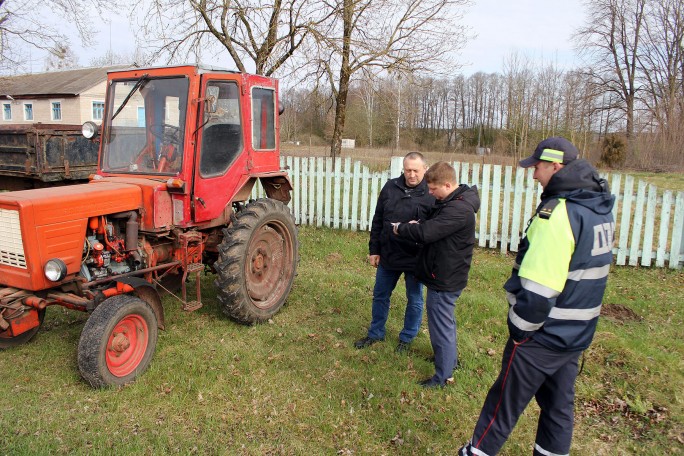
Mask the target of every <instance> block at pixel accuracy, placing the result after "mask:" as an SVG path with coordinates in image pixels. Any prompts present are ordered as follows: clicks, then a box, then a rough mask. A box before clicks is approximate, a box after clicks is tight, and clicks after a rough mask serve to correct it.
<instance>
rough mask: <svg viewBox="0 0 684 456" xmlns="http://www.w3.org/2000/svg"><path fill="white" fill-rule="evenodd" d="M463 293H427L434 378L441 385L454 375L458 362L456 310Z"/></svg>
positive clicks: (429, 291)
mask: <svg viewBox="0 0 684 456" xmlns="http://www.w3.org/2000/svg"><path fill="white" fill-rule="evenodd" d="M462 291H463V290H458V291H436V290H431V289H429V288H428V291H427V305H426V307H427V317H428V330H429V331H430V343H431V344H432V351H433V352H434V353H435V375H434V376H433V377H432V378H433V379H434V380H436V381H438V382H440V383H441V384H444V382H446V381H447V379H448V378H449V377H451V376H452V375H453V372H454V369H455V368H456V362H457V361H458V348H457V336H456V317H455V316H454V310H455V308H456V300H457V299H458V297H459V296H461V292H462Z"/></svg>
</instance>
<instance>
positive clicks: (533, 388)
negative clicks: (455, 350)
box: [458, 338, 582, 456]
mask: <svg viewBox="0 0 684 456" xmlns="http://www.w3.org/2000/svg"><path fill="white" fill-rule="evenodd" d="M581 353H582V352H581V351H573V352H560V351H554V350H551V349H549V348H546V347H545V346H543V345H541V344H540V343H538V342H536V341H535V340H534V339H526V340H524V341H522V342H521V343H516V342H514V341H513V339H511V338H509V339H508V343H507V344H506V348H505V349H504V354H503V360H502V362H501V373H500V374H499V378H498V379H497V380H496V382H495V383H494V385H493V386H492V388H491V389H490V390H489V393H488V394H487V398H486V399H485V403H484V405H483V407H482V412H481V413H480V418H479V419H478V421H477V424H476V425H475V432H474V433H473V437H472V440H471V441H470V442H469V443H468V444H467V445H466V446H464V447H463V448H461V449H460V450H459V452H458V454H459V455H463V456H465V455H478V456H487V455H489V456H493V455H495V454H497V453H498V452H499V450H500V449H501V447H502V446H503V444H504V442H506V439H507V438H508V435H509V434H510V433H511V431H512V430H513V427H514V426H515V424H516V423H517V421H518V418H519V417H520V415H521V414H522V412H523V411H524V410H525V408H526V407H527V405H528V404H529V402H530V401H531V400H532V398H533V397H534V398H535V399H536V401H537V404H539V408H540V409H541V412H540V414H539V421H538V423H537V436H536V440H535V445H534V450H533V454H534V455H535V456H542V455H544V456H559V455H568V454H569V453H570V443H571V441H572V430H573V424H574V402H575V379H576V377H577V363H578V359H579V356H580V354H581Z"/></svg>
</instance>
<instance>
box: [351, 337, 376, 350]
mask: <svg viewBox="0 0 684 456" xmlns="http://www.w3.org/2000/svg"><path fill="white" fill-rule="evenodd" d="M381 340H382V339H373V338H372V337H367V336H366V337H364V338H363V339H359V340H357V341H356V342H354V347H356V348H366V347H370V346H371V345H373V344H374V343H376V342H380V341H381Z"/></svg>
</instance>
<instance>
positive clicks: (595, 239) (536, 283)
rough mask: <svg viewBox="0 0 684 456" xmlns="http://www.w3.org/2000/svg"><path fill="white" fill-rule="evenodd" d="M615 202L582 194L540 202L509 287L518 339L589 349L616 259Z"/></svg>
mask: <svg viewBox="0 0 684 456" xmlns="http://www.w3.org/2000/svg"><path fill="white" fill-rule="evenodd" d="M614 200H615V199H614V197H613V196H612V195H611V194H610V193H607V192H594V191H588V190H576V191H573V192H569V193H567V194H565V195H563V196H562V197H555V198H552V199H548V200H545V201H543V202H542V204H540V206H539V208H538V210H537V213H536V214H535V216H534V217H533V218H532V219H531V220H530V223H529V225H528V228H527V230H526V235H525V237H524V239H523V241H522V244H521V248H520V250H519V252H518V255H517V257H516V263H515V265H514V268H513V272H512V274H511V277H510V278H509V280H508V281H507V282H506V284H505V285H504V288H505V289H506V291H507V296H508V303H509V306H510V307H509V312H508V327H509V331H510V334H511V337H513V339H514V340H517V341H521V340H523V339H526V338H529V337H532V338H533V339H534V340H536V341H537V342H539V343H541V344H542V345H544V346H546V347H548V348H550V349H553V350H559V351H574V350H584V349H586V348H587V347H588V346H589V344H590V343H591V341H592V339H593V337H594V332H595V331H596V324H597V322H598V317H599V314H600V313H601V303H602V300H603V294H604V292H605V288H606V283H607V279H608V272H609V269H610V264H611V262H612V259H613V255H612V246H613V235H614V232H615V222H614V221H613V215H612V207H613V203H614Z"/></svg>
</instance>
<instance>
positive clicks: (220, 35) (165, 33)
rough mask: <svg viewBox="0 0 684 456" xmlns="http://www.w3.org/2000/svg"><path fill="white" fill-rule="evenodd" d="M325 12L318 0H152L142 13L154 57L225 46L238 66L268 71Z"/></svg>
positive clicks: (290, 52)
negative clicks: (267, 0) (266, 0)
mask: <svg viewBox="0 0 684 456" xmlns="http://www.w3.org/2000/svg"><path fill="white" fill-rule="evenodd" d="M325 14H326V12H325V9H324V7H323V6H322V5H321V4H320V2H318V1H317V0H274V1H273V2H271V3H268V2H266V3H264V2H262V1H261V0H152V1H151V2H150V3H149V8H148V9H147V10H146V11H144V13H143V16H142V17H143V18H144V19H143V23H144V31H145V39H146V40H149V43H148V47H149V48H150V49H152V50H153V51H154V52H153V59H158V58H162V59H165V60H166V61H167V62H173V61H178V60H187V59H188V58H189V57H195V58H196V59H197V60H200V57H201V54H204V53H205V52H210V51H214V52H216V53H218V51H227V52H228V55H229V56H230V58H231V59H232V60H233V62H234V63H235V66H236V67H237V69H238V70H239V71H241V72H247V71H253V72H255V73H257V74H263V75H266V76H271V75H273V74H274V73H275V72H276V71H278V70H279V69H280V68H281V67H282V66H283V64H285V62H287V60H288V59H290V58H291V57H292V56H293V55H294V54H295V53H296V52H297V51H298V49H299V48H300V46H302V44H303V43H304V42H305V40H306V38H307V36H308V34H309V32H310V28H311V27H313V26H315V25H316V24H317V23H318V22H320V21H322V20H323V19H325ZM328 14H329V13H328ZM205 57H206V56H205Z"/></svg>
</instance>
